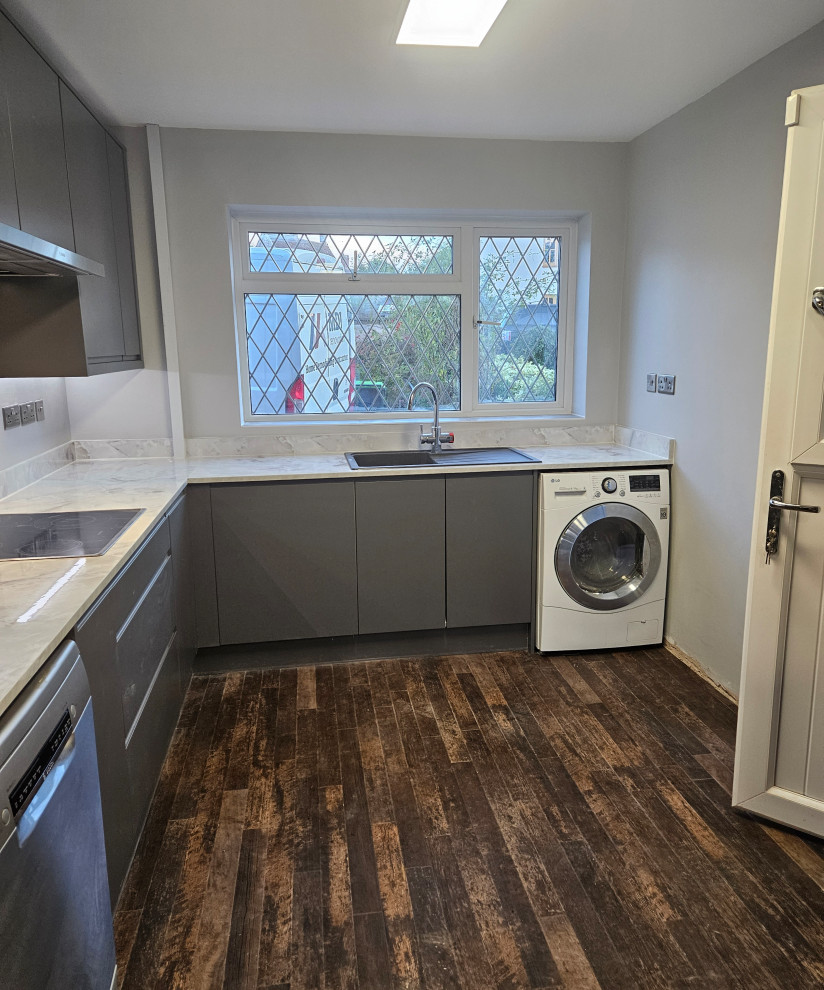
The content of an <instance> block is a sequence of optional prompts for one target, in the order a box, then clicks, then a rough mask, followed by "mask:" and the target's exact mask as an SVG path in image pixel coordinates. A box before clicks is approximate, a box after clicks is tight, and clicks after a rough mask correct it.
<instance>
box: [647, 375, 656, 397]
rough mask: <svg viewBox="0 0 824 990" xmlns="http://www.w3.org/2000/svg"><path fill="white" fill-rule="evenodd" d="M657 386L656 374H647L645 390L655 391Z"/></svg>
mask: <svg viewBox="0 0 824 990" xmlns="http://www.w3.org/2000/svg"><path fill="white" fill-rule="evenodd" d="M657 388H658V375H656V374H654V373H653V374H651V375H647V391H648V392H655V391H656V389H657Z"/></svg>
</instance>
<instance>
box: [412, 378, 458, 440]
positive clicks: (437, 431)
mask: <svg viewBox="0 0 824 990" xmlns="http://www.w3.org/2000/svg"><path fill="white" fill-rule="evenodd" d="M422 388H428V389H429V391H430V392H431V393H432V402H433V404H434V406H435V418H434V420H433V421H432V432H431V433H424V432H423V427H421V443H422V444H427V443H431V444H432V450H433V451H436V452H438V451H440V450H442V449H443V448H442V447H441V444H442V443H454V442H455V434H454V433H441V423H440V406H439V404H438V393H437V392H436V391H435V387H434V385H430V383H429V382H418V384H417V385H416V386H415V387H414V388H413V389H412V391H411V392H410V393H409V402H407V404H406V408H407V409H408V410H409V411H410V412H411V411H412V404H413V402H414V401H415V395H416V394H417V392H418V390H419V389H422Z"/></svg>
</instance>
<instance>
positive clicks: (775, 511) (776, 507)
mask: <svg viewBox="0 0 824 990" xmlns="http://www.w3.org/2000/svg"><path fill="white" fill-rule="evenodd" d="M822 306H823V307H824V289H822ZM783 496H784V472H783V471H773V473H772V477H771V478H770V503H769V504H770V508H769V511H768V512H767V538H766V540H765V542H764V549H765V550H766V552H767V559H766V561H765V563H767V564H769V562H770V560H771V559H772V557H773V555H774V554H776V553H777V552H778V532H779V529H780V528H781V513H782V512H783V511H787V512H821V506H820V505H797V504H796V503H794V502H784V501H782V498H783Z"/></svg>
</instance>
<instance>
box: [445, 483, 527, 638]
mask: <svg viewBox="0 0 824 990" xmlns="http://www.w3.org/2000/svg"><path fill="white" fill-rule="evenodd" d="M533 486H534V482H533V475H532V473H531V472H523V473H517V474H516V473H512V474H503V473H502V474H486V475H460V476H453V477H450V478H447V479H446V533H447V537H446V580H447V594H446V624H447V625H448V626H449V627H450V628H460V627H461V626H490V625H506V624H509V623H523V622H529V621H530V618H531V615H532V557H533V536H532V528H533V517H534V508H533Z"/></svg>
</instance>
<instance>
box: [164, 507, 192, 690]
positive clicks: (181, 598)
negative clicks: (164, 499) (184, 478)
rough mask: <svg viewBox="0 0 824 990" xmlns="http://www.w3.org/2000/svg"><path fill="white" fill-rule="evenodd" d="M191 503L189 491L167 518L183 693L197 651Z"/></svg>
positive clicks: (187, 683) (190, 674)
mask: <svg viewBox="0 0 824 990" xmlns="http://www.w3.org/2000/svg"><path fill="white" fill-rule="evenodd" d="M191 502H192V498H191V492H190V491H189V492H186V494H185V495H184V497H183V498H180V499H178V500H177V502H176V503H175V504H174V505H173V506H172V508H171V509H170V510H169V512H168V515H167V518H168V520H169V538H170V541H171V547H172V570H173V573H174V597H175V626H176V628H177V653H178V660H179V662H180V686H181V690H182V691H183V692H185V691H186V688H187V687H188V685H189V679H190V677H191V676H192V664H193V663H194V659H195V653H196V652H197V627H196V619H195V577H194V561H193V553H192V546H193V540H192V505H191Z"/></svg>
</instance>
